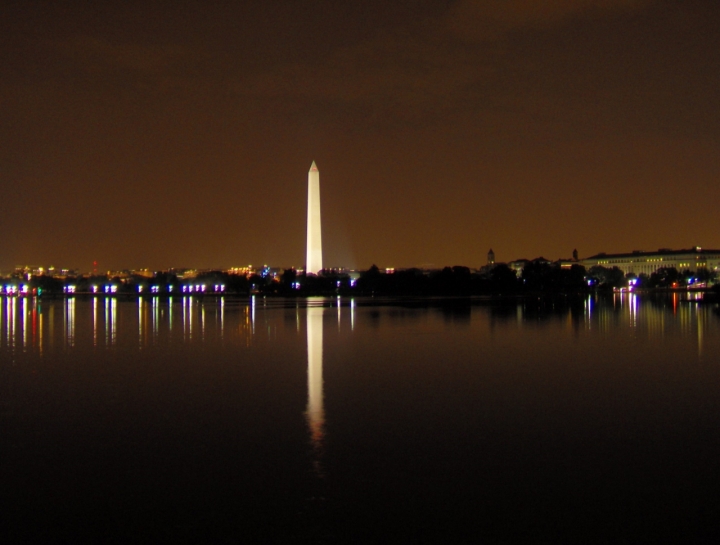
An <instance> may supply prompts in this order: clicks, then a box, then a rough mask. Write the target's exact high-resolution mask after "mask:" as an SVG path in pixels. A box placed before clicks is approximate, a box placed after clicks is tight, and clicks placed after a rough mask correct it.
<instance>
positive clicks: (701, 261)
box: [580, 246, 720, 275]
mask: <svg viewBox="0 0 720 545" xmlns="http://www.w3.org/2000/svg"><path fill="white" fill-rule="evenodd" d="M580 264H582V265H583V266H584V267H585V268H586V269H589V268H590V267H594V266H596V265H600V266H602V267H607V268H612V267H617V268H618V269H620V270H621V271H622V272H623V273H625V274H628V273H634V274H636V275H640V274H647V275H650V274H652V273H654V272H655V271H657V270H658V269H660V268H663V267H666V268H675V269H677V270H678V271H684V270H690V271H693V272H697V271H698V270H699V269H705V270H708V271H716V272H717V271H720V250H703V249H702V248H700V247H699V246H695V247H694V248H690V249H688V250H670V249H668V248H660V249H659V250H658V251H657V252H643V251H641V250H635V251H633V252H630V253H628V254H606V253H601V254H597V255H594V256H591V257H588V258H586V259H582V260H580Z"/></svg>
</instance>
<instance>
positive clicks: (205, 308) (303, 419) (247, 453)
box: [0, 295, 720, 543]
mask: <svg viewBox="0 0 720 545" xmlns="http://www.w3.org/2000/svg"><path fill="white" fill-rule="evenodd" d="M0 304H1V305H2V308H1V309H0V430H1V434H0V500H2V504H3V505H4V506H6V508H5V509H4V510H3V512H2V515H0V521H1V524H2V534H3V535H4V536H5V539H4V540H3V541H4V542H31V541H34V542H46V543H69V542H77V540H79V539H84V540H91V541H96V542H110V543H115V542H117V543H121V542H122V543H125V542H128V541H130V540H132V541H141V542H150V541H152V542H157V541H159V540H171V541H173V542H179V543H184V542H187V543H194V542H203V543H207V542H210V543H213V542H214V543H226V542H233V543H235V542H239V541H243V542H283V543H293V542H298V543H300V542H308V541H309V542H317V543H330V542H348V543H375V542H399V543H437V542H444V543H447V542H451V543H464V542H467V543H470V542H472V543H477V542H478V541H485V542H489V543H501V542H510V541H517V540H518V539H520V540H524V541H527V542H536V543H537V542H548V543H550V542H552V543H562V542H567V543H578V542H589V543H607V542H613V543H618V542H620V543H623V542H625V543H638V542H646V543H650V542H657V541H658V540H661V539H662V540H667V539H669V540H673V541H682V542H688V541H695V542H698V541H703V540H705V541H709V540H711V539H713V538H714V537H716V536H717V535H718V534H717V531H718V522H717V521H718V520H719V519H718V516H719V515H720V512H719V511H720V509H719V508H718V501H717V499H716V496H717V488H718V484H720V469H719V468H720V465H719V463H718V460H719V459H720V427H719V425H720V416H719V415H720V358H719V357H718V354H720V350H719V349H720V319H719V316H718V308H717V305H716V304H712V303H708V302H703V301H693V300H686V299H681V298H680V297H679V296H675V297H672V296H671V297H669V298H661V299H655V300H651V299H640V298H637V297H635V296H634V295H622V296H619V295H618V296H615V297H608V298H605V299H603V298H597V297H589V298H587V299H578V300H568V299H566V298H559V299H553V300H532V301H527V300H526V301H513V302H504V303H498V302H494V303H490V302H480V303H474V304H470V303H469V302H467V301H461V300H458V301H450V302H447V301H445V302H443V301H440V300H431V301H410V302H407V301H406V302H400V303H398V302H394V303H393V302H387V303H386V304H383V305H376V304H374V302H373V301H371V300H350V299H314V300H309V301H285V300H276V299H275V300H270V299H251V300H246V299H231V298H225V299H223V298H219V299H215V298H206V299H198V298H192V297H186V298H178V297H176V298H172V299H168V298H147V299H132V300H123V299H115V298H107V299H105V298H88V299H82V298H77V299H73V298H71V299H66V300H33V299H22V298H19V299H18V298H6V299H0Z"/></svg>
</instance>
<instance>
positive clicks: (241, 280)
mask: <svg viewBox="0 0 720 545" xmlns="http://www.w3.org/2000/svg"><path fill="white" fill-rule="evenodd" d="M716 280H717V274H716V273H715V272H714V271H707V270H704V269H699V270H698V271H696V272H692V271H690V270H684V271H678V270H677V269H675V268H672V267H664V268H660V269H658V270H657V271H656V272H654V273H652V274H650V275H646V274H640V275H635V274H633V273H629V274H624V273H623V272H622V270H620V269H619V268H617V267H612V268H607V267H602V266H594V267H591V268H590V269H587V270H586V269H585V267H583V266H582V265H580V264H577V263H576V264H572V265H571V266H570V267H561V266H560V265H559V264H558V263H550V262H548V261H546V260H544V259H536V260H532V261H528V262H527V263H526V264H525V266H524V268H523V269H522V271H521V272H520V274H519V275H518V274H517V273H516V272H515V270H513V269H511V268H510V267H509V266H508V265H506V264H504V263H499V264H496V265H494V266H492V267H485V268H483V269H481V270H480V271H471V270H470V268H468V267H463V266H455V267H445V268H443V269H440V270H435V271H423V270H420V269H416V268H410V269H403V270H398V271H394V272H385V271H381V270H380V269H379V268H378V267H377V266H376V265H373V266H372V267H370V268H369V269H368V270H366V271H363V272H361V273H360V275H359V277H358V278H357V279H356V281H353V279H352V278H351V277H350V275H349V274H347V273H337V272H334V271H324V272H322V273H321V274H320V275H317V276H315V275H305V274H302V273H298V272H297V271H296V270H294V269H286V270H285V271H284V272H283V273H282V274H281V275H280V276H278V277H272V276H269V275H266V276H263V275H261V274H252V275H249V276H244V275H236V274H230V273H227V272H223V271H209V272H204V273H201V274H198V275H197V276H195V277H193V278H190V279H186V278H179V277H178V276H177V275H176V274H173V273H168V272H159V273H156V274H155V275H154V276H153V277H152V278H148V277H145V276H140V275H130V276H128V277H124V278H120V277H107V276H79V277H67V278H65V279H60V278H57V277H51V276H43V275H38V276H33V277H32V278H30V280H28V281H23V279H22V277H20V276H19V275H11V276H10V277H7V278H5V279H4V282H3V288H6V287H7V286H8V285H13V284H14V285H15V286H22V285H25V286H26V288H27V289H28V290H29V292H30V293H34V294H46V295H53V294H63V293H69V292H68V288H69V286H72V293H101V294H102V293H112V294H116V295H121V294H126V295H131V294H134V295H137V294H158V295H160V294H165V295H168V294H172V295H175V294H177V295H185V294H199V295H210V294H219V293H222V294H236V295H250V294H259V295H269V296H285V297H298V296H299V297H303V296H312V295H365V296H375V295H378V296H438V297H448V296H473V295H496V296H502V295H519V294H527V293H569V292H577V293H580V292H589V291H595V290H600V291H603V290H613V289H622V288H628V287H632V288H633V289H636V290H638V289H639V290H643V289H673V288H686V287H693V286H697V287H704V286H710V285H711V284H713V283H714V282H715V281H716ZM716 288H717V287H716Z"/></svg>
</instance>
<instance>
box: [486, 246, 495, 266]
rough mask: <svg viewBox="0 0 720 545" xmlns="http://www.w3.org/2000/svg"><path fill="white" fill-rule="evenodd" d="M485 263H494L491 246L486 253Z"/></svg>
mask: <svg viewBox="0 0 720 545" xmlns="http://www.w3.org/2000/svg"><path fill="white" fill-rule="evenodd" d="M487 264H488V266H492V265H495V252H493V251H492V248H490V251H489V252H488V255H487Z"/></svg>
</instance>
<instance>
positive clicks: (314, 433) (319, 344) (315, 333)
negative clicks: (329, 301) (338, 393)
mask: <svg viewBox="0 0 720 545" xmlns="http://www.w3.org/2000/svg"><path fill="white" fill-rule="evenodd" d="M323 311H324V309H323V308H322V307H310V306H309V307H307V309H306V313H307V360H308V372H307V381H308V403H307V411H306V413H305V416H306V418H307V423H308V427H309V429H310V441H311V443H312V446H313V449H314V450H315V452H316V455H317V456H316V459H315V470H316V471H318V472H321V468H320V458H319V454H320V453H321V451H322V447H323V439H324V436H325V408H324V405H323Z"/></svg>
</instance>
